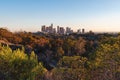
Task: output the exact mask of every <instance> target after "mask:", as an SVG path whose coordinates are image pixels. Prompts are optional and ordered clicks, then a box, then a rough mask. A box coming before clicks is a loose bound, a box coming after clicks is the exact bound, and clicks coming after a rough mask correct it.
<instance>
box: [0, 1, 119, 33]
mask: <svg viewBox="0 0 120 80" xmlns="http://www.w3.org/2000/svg"><path fill="white" fill-rule="evenodd" d="M119 21H120V0H0V27H7V28H8V29H9V30H11V31H18V30H20V29H22V30H26V31H39V30H40V28H41V25H44V24H45V25H47V26H48V25H50V24H51V23H53V24H54V26H57V25H60V26H63V27H66V26H69V27H71V28H72V29H74V30H76V29H78V28H85V29H86V30H93V31H96V32H97V31H102V32H104V31H120V22H119Z"/></svg>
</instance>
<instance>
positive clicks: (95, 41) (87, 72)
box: [0, 29, 120, 80]
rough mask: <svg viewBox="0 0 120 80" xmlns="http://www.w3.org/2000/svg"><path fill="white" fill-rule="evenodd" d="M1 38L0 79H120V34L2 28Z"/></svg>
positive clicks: (0, 30)
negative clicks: (43, 32) (62, 33)
mask: <svg viewBox="0 0 120 80" xmlns="http://www.w3.org/2000/svg"><path fill="white" fill-rule="evenodd" d="M8 34H9V35H8ZM0 41H1V45H0V80H120V36H119V34H115V35H114V34H94V33H87V34H80V35H78V34H71V35H50V34H49V35H48V34H41V33H39V34H38V33H34V34H33V33H27V32H17V33H12V32H9V31H8V30H6V29H0ZM8 45H9V46H8Z"/></svg>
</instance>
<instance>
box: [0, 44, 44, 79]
mask: <svg viewBox="0 0 120 80" xmlns="http://www.w3.org/2000/svg"><path fill="white" fill-rule="evenodd" d="M45 71H46V69H45V68H44V67H43V66H42V64H41V63H39V62H38V60H37V57H36V55H35V53H34V52H32V53H31V55H30V56H28V55H27V54H25V53H24V51H23V50H19V49H18V50H14V51H12V50H11V49H10V48H9V46H1V49H0V79H1V80H35V78H37V76H41V77H42V76H43V74H44V73H45Z"/></svg>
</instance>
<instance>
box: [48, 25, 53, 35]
mask: <svg viewBox="0 0 120 80" xmlns="http://www.w3.org/2000/svg"><path fill="white" fill-rule="evenodd" d="M49 33H53V24H51V25H50V26H49Z"/></svg>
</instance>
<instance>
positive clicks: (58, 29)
mask: <svg viewBox="0 0 120 80" xmlns="http://www.w3.org/2000/svg"><path fill="white" fill-rule="evenodd" d="M57 33H58V34H59V33H60V27H59V26H57Z"/></svg>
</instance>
